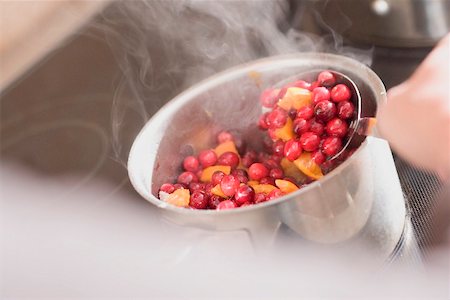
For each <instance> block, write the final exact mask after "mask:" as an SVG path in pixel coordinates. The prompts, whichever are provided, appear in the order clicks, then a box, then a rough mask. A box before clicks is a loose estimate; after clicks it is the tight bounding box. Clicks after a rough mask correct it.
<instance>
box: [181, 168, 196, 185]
mask: <svg viewBox="0 0 450 300" xmlns="http://www.w3.org/2000/svg"><path fill="white" fill-rule="evenodd" d="M197 181H198V178H197V175H195V174H194V173H192V172H189V171H186V172H183V173H181V174H180V175H178V179H177V182H178V183H183V184H185V185H189V183H191V182H197Z"/></svg>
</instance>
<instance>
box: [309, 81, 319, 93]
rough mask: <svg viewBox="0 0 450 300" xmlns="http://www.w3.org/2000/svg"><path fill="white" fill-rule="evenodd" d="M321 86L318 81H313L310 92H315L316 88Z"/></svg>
mask: <svg viewBox="0 0 450 300" xmlns="http://www.w3.org/2000/svg"><path fill="white" fill-rule="evenodd" d="M319 86H320V83H319V82H318V81H317V80H316V81H313V82H312V83H311V86H310V87H309V90H310V91H314V89H315V88H316V87H319Z"/></svg>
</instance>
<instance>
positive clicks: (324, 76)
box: [317, 71, 336, 86]
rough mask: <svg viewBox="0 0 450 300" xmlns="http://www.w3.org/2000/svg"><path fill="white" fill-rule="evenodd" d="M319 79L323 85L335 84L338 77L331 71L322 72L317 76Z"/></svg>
mask: <svg viewBox="0 0 450 300" xmlns="http://www.w3.org/2000/svg"><path fill="white" fill-rule="evenodd" d="M317 80H318V81H319V83H320V84H321V85H323V86H333V85H334V84H335V83H336V78H335V77H334V75H333V73H331V72H330V71H323V72H320V74H319V76H317Z"/></svg>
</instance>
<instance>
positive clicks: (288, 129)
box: [275, 117, 294, 142]
mask: <svg viewBox="0 0 450 300" xmlns="http://www.w3.org/2000/svg"><path fill="white" fill-rule="evenodd" d="M275 136H276V137H277V138H279V139H281V140H283V141H284V142H287V141H289V140H292V139H293V138H294V126H293V122H292V119H291V118H289V117H288V118H287V121H286V124H284V126H283V127H281V128H278V129H277V130H275Z"/></svg>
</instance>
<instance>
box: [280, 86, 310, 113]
mask: <svg viewBox="0 0 450 300" xmlns="http://www.w3.org/2000/svg"><path fill="white" fill-rule="evenodd" d="M311 103H312V100H311V92H310V91H309V90H307V89H302V88H298V87H290V88H288V89H287V91H286V94H285V95H284V97H283V98H282V99H281V100H280V101H278V106H279V107H281V108H282V109H284V110H286V111H289V110H290V109H291V108H295V109H299V108H301V107H303V106H306V105H310V104H311Z"/></svg>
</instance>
